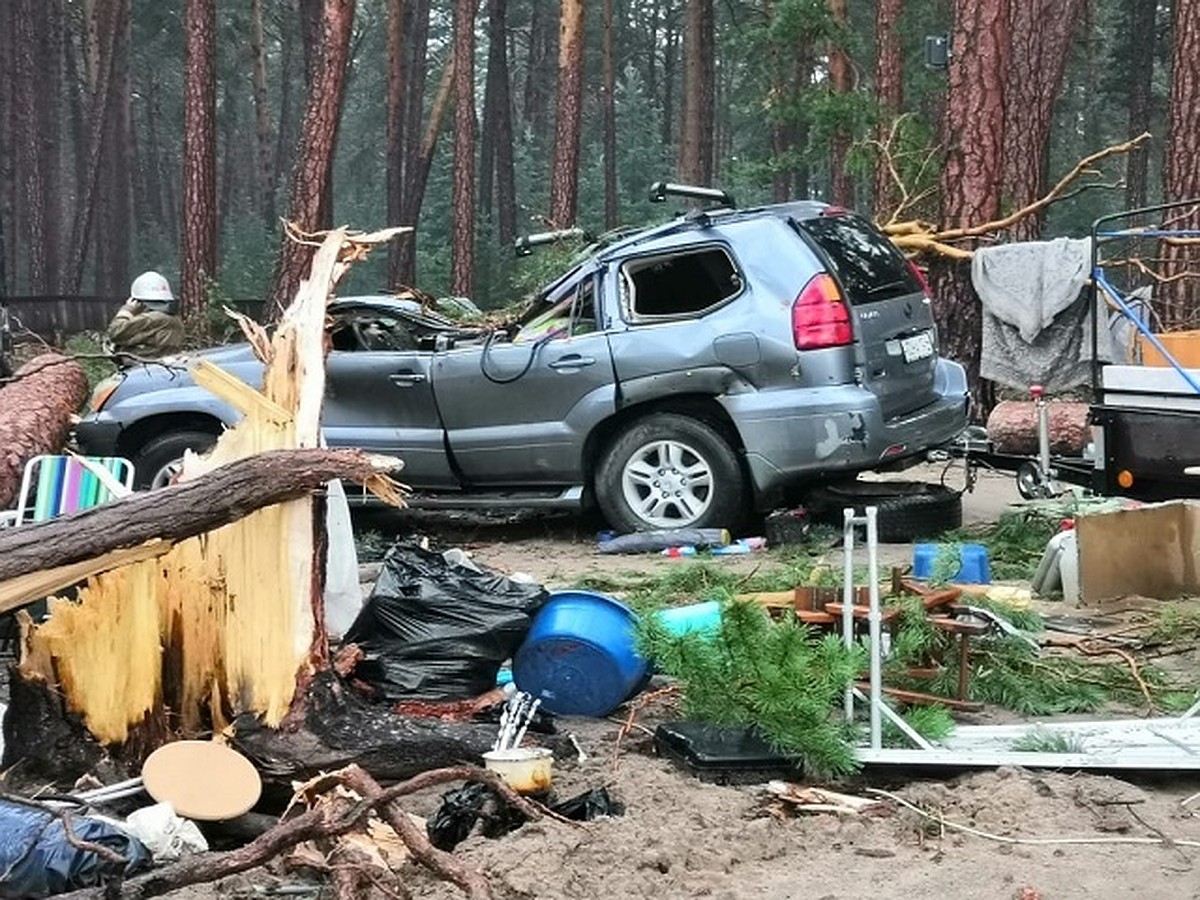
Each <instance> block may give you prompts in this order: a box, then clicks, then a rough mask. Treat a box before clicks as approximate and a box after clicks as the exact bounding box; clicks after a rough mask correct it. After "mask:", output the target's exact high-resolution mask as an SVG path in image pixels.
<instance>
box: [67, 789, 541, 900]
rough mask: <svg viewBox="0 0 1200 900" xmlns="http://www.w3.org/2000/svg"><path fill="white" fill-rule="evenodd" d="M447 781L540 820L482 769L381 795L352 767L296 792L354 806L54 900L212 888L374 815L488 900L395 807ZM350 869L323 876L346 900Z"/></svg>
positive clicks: (437, 870)
mask: <svg viewBox="0 0 1200 900" xmlns="http://www.w3.org/2000/svg"><path fill="white" fill-rule="evenodd" d="M451 781H477V782H481V783H483V784H485V785H487V786H488V788H490V789H491V790H492V791H493V792H495V793H496V795H497V796H498V797H499V798H500V799H501V800H503V801H504V802H505V803H507V804H509V805H511V806H513V807H514V808H516V809H517V810H519V811H520V812H521V813H523V814H524V815H525V816H527V817H528V818H530V819H541V818H542V817H543V810H542V807H540V806H539V805H537V804H534V803H531V802H530V801H528V800H526V799H525V798H524V797H522V796H521V795H520V794H517V793H516V792H515V791H514V790H513V789H512V788H511V787H509V786H508V785H507V784H506V783H505V782H504V781H503V780H502V779H501V778H500V777H499V776H498V775H497V774H496V773H495V772H490V771H487V770H486V769H479V768H476V767H474V766H456V767H453V768H446V769H434V770H432V771H429V772H422V773H421V774H420V775H416V776H414V777H413V778H410V779H408V780H407V781H402V782H400V783H399V784H395V785H392V786H391V787H389V788H386V789H385V788H382V787H380V786H379V784H378V783H377V782H376V781H375V779H373V778H372V777H371V776H370V775H368V774H367V773H366V772H365V771H364V770H363V769H361V768H359V767H358V766H357V765H349V766H346V767H345V768H343V769H339V770H338V771H336V772H331V773H329V774H327V775H322V776H320V777H318V778H315V779H313V780H312V781H310V782H308V783H307V784H306V785H304V786H303V787H302V788H301V790H300V792H299V793H300V794H303V795H304V796H305V797H306V798H307V799H308V800H309V801H310V802H311V801H314V800H315V799H316V797H318V796H319V795H323V794H327V793H328V792H330V791H332V790H333V789H334V788H337V787H344V788H348V789H349V790H351V791H353V792H354V793H356V794H357V795H358V796H359V797H360V798H361V799H359V800H355V799H353V798H351V797H346V796H341V795H330V796H328V797H327V798H326V799H325V802H322V803H320V804H318V805H315V806H313V807H312V808H310V809H307V810H305V811H304V812H301V813H298V814H296V815H293V816H292V817H291V818H286V819H284V821H282V822H280V823H279V824H278V825H276V826H275V827H274V828H272V829H271V830H270V831H268V832H266V833H265V834H263V835H260V836H259V837H258V838H256V839H255V840H253V841H251V842H250V843H249V844H247V845H246V846H244V847H241V848H239V849H237V850H229V851H226V852H223V853H205V854H198V855H196V856H192V857H189V858H187V859H184V860H181V861H179V862H177V863H174V864H172V865H170V866H166V867H164V868H162V869H159V870H157V871H154V872H150V873H147V874H145V875H141V876H138V877H137V878H132V879H130V880H129V881H126V882H124V883H123V884H120V885H119V886H117V885H110V886H108V887H96V888H87V889H84V890H78V891H72V892H70V893H68V894H61V895H60V897H61V898H64V900H81V898H85V897H116V896H119V897H122V898H128V900H141V898H144V897H158V896H161V895H163V894H166V893H168V892H170V891H174V890H178V889H179V888H182V887H186V886H187V885H191V884H199V883H205V882H213V881H217V880H219V879H222V878H226V877H228V876H230V875H236V874H238V873H239V872H245V871H247V870H249V869H253V868H256V867H258V866H261V865H263V864H264V863H266V862H269V861H270V860H272V859H274V858H275V857H276V856H278V855H280V854H281V853H283V852H284V851H285V850H288V849H290V848H292V847H294V846H296V845H297V844H301V843H304V842H305V841H313V840H321V839H329V838H336V837H340V836H341V835H344V834H348V833H349V832H351V831H355V830H358V829H361V828H363V827H364V826H365V824H366V820H367V817H368V815H369V814H370V813H371V812H372V811H374V812H377V813H378V814H379V816H380V817H381V818H382V819H383V820H384V821H385V822H387V824H388V825H389V826H391V828H392V830H394V831H395V832H396V834H397V836H399V838H400V840H401V841H403V842H404V845H405V846H406V847H407V848H408V851H409V853H410V854H412V858H413V859H414V860H416V861H417V862H419V863H420V864H421V865H423V866H425V867H426V868H427V869H429V870H430V871H431V872H433V873H434V874H435V875H436V876H437V877H439V878H441V879H443V880H446V881H449V882H452V883H453V884H455V885H457V886H458V887H460V888H462V890H463V891H464V892H465V893H466V895H467V897H469V898H471V900H490V898H491V897H492V887H491V884H490V883H489V881H488V879H487V876H485V875H484V874H483V873H482V872H479V871H477V870H475V869H471V868H469V867H467V866H464V865H463V864H462V863H461V862H459V861H458V860H457V859H455V858H454V856H453V855H451V854H449V853H446V852H444V851H441V850H438V849H437V848H435V847H434V846H433V845H432V844H430V843H429V839H428V838H427V837H426V836H425V833H424V832H423V831H422V830H421V829H420V828H419V827H418V826H417V825H416V823H414V822H413V820H412V819H411V818H409V816H408V813H406V812H405V811H404V809H403V807H401V806H400V804H399V802H398V799H399V798H400V797H403V796H405V795H407V794H412V793H414V792H416V791H419V790H422V789H424V788H427V787H432V786H434V785H438V784H445V783H446V782H451ZM351 868H354V869H356V870H357V874H356V873H355V872H350V871H344V872H342V871H340V868H339V867H332V868H331V871H330V875H331V877H333V876H335V875H336V876H337V877H336V878H334V881H335V882H336V884H335V888H336V889H337V890H339V891H341V892H342V894H343V895H345V896H350V894H346V893H345V892H346V891H351V890H353V886H354V885H360V886H361V885H365V884H366V881H364V880H363V879H367V880H368V881H369V880H370V875H369V873H367V872H365V871H363V870H361V868H360V867H356V866H351ZM333 869H338V871H333ZM372 886H373V888H374V889H375V890H377V891H379V890H382V891H386V890H387V888H385V887H384V886H383V885H381V884H378V883H374V882H372ZM113 888H115V890H114V889H113Z"/></svg>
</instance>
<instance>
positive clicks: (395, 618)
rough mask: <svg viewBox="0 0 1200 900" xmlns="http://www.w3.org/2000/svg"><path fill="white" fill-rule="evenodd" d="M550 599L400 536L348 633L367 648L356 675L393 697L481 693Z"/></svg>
mask: <svg viewBox="0 0 1200 900" xmlns="http://www.w3.org/2000/svg"><path fill="white" fill-rule="evenodd" d="M546 598H547V594H546V591H545V589H544V588H543V587H542V586H541V585H539V584H527V583H523V582H518V581H513V580H511V579H510V578H508V577H507V576H505V575H503V574H501V573H499V572H494V571H491V570H488V569H485V568H483V567H479V571H476V570H475V569H473V568H471V567H469V566H466V565H458V564H451V563H448V562H446V560H445V558H444V557H443V556H442V554H441V553H439V552H437V551H434V550H428V549H426V548H424V547H421V546H420V545H419V544H417V543H416V542H415V541H401V542H399V543H397V544H396V545H395V546H393V547H392V549H391V550H389V551H388V553H387V556H386V557H384V561H383V570H382V571H381V572H380V573H379V580H378V581H376V582H375V589H374V590H373V591H372V592H371V596H370V597H369V598H367V602H366V603H365V604H364V605H363V608H362V611H361V612H360V613H359V614H358V618H357V619H355V621H354V624H353V625H352V626H350V630H349V632H347V634H346V636H345V640H346V641H347V642H354V643H356V644H358V645H359V646H360V647H361V648H362V649H363V652H364V653H365V654H366V658H365V659H364V660H363V661H362V662H361V663H359V665H358V666H357V668H356V669H355V675H356V676H357V677H358V678H360V679H362V680H363V681H365V682H366V683H367V684H369V685H371V686H372V687H374V688H376V689H377V690H378V691H379V693H380V694H381V695H382V696H383V697H384V698H386V699H388V700H414V699H415V700H464V699H467V698H470V697H477V696H479V695H480V694H482V693H484V692H485V691H488V690H491V689H492V688H494V687H495V686H496V673H497V672H498V671H499V670H500V665H501V663H503V662H504V661H505V660H507V659H509V658H510V657H511V656H512V655H513V653H514V652H516V649H517V647H519V646H520V644H521V642H522V641H523V640H524V639H525V635H526V634H527V633H528V631H529V626H530V624H531V623H532V620H533V615H534V613H536V612H537V611H538V609H540V608H541V606H542V604H544V603H545V602H546Z"/></svg>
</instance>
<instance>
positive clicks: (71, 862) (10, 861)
mask: <svg viewBox="0 0 1200 900" xmlns="http://www.w3.org/2000/svg"><path fill="white" fill-rule="evenodd" d="M71 831H72V832H73V833H74V834H75V836H76V837H77V838H79V839H80V840H83V841H89V842H91V843H93V844H99V845H101V846H102V847H108V848H110V849H111V850H115V851H116V852H117V853H119V854H121V856H122V857H124V859H125V862H124V863H115V862H109V861H108V860H106V859H103V858H101V857H100V856H98V855H97V854H95V853H93V852H92V851H90V850H81V849H79V848H77V847H72V846H71V844H70V843H69V842H68V841H67V837H66V833H65V832H64V830H63V823H62V821H61V820H60V819H58V818H57V817H55V816H53V815H51V814H50V813H48V812H43V811H42V810H40V809H35V808H33V807H29V806H23V805H22V804H19V803H11V802H9V801H6V800H0V897H2V898H6V900H7V898H13V900H16V898H25V897H49V896H51V895H53V894H61V893H65V892H66V891H72V890H76V889H77V888H87V887H93V886H95V885H97V884H99V883H100V882H101V880H102V879H105V878H111V877H115V876H121V877H124V876H128V875H132V874H133V873H135V872H137V871H138V870H139V869H144V868H146V867H147V866H149V865H150V852H149V851H148V850H147V849H146V847H145V846H144V845H143V844H142V843H141V842H140V841H138V840H137V839H136V838H132V837H130V836H129V835H127V834H124V833H122V832H120V831H118V830H117V829H116V828H113V827H112V826H111V825H109V824H107V823H105V822H100V821H98V820H96V819H89V818H87V817H86V816H72V817H71Z"/></svg>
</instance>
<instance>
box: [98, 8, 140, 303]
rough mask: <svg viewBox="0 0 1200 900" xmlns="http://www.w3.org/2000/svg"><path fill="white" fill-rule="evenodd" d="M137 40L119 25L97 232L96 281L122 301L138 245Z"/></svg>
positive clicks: (102, 291) (103, 292) (128, 25)
mask: <svg viewBox="0 0 1200 900" xmlns="http://www.w3.org/2000/svg"><path fill="white" fill-rule="evenodd" d="M126 12H128V8H127V9H126ZM131 38H132V22H131V20H130V17H129V16H128V15H125V16H124V17H123V18H122V19H121V20H120V21H119V22H118V23H117V24H116V32H115V35H114V39H113V48H112V76H111V77H112V89H111V90H110V91H109V96H108V102H107V103H106V105H105V113H104V123H105V124H104V138H103V140H104V151H103V160H102V162H101V172H100V179H101V181H100V186H99V190H98V198H99V218H98V222H97V228H96V232H95V234H96V258H95V269H96V278H95V281H96V293H97V294H99V295H100V296H110V297H119V296H122V295H123V294H124V292H125V291H126V289H127V288H128V287H129V281H130V278H129V252H130V248H131V247H132V244H133V241H132V234H131V224H132V222H133V205H132V200H133V183H132V182H133V168H132V162H131V160H130V153H131V149H130V145H131V142H132V140H133V134H132V128H133V123H132V118H133V110H132V107H131V105H130V101H131V99H132V91H131V89H130V79H129V50H130V41H131Z"/></svg>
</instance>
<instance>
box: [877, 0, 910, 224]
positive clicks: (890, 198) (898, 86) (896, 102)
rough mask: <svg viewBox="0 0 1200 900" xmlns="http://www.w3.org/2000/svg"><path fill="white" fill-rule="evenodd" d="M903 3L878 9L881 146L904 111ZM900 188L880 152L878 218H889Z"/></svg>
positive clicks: (881, 3) (883, 3)
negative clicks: (901, 40)
mask: <svg viewBox="0 0 1200 900" xmlns="http://www.w3.org/2000/svg"><path fill="white" fill-rule="evenodd" d="M903 8H904V0H878V3H877V5H876V7H875V101H876V102H877V103H878V104H879V111H880V114H881V115H882V117H883V118H882V121H881V122H880V124H879V130H878V132H877V133H876V140H878V141H879V142H880V143H881V144H882V143H883V142H884V140H885V139H886V138H887V135H888V133H889V132H890V131H891V127H892V123H893V122H894V121H895V120H896V117H897V116H899V115H900V112H901V110H902V109H903V108H904V53H903V50H902V48H901V46H900V13H901V12H902V11H903ZM897 193H898V191H897V186H896V183H895V181H894V179H893V178H892V173H891V167H890V166H889V165H888V160H887V159H885V158H884V157H883V154H882V152H880V155H879V157H878V158H877V159H876V160H875V190H874V197H873V198H872V199H873V204H872V208H873V209H874V211H875V218H876V219H880V218H882V217H884V216H886V215H889V214H890V213H891V212H892V211H893V210H894V209H895V206H896V203H897V202H898V200H897Z"/></svg>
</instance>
